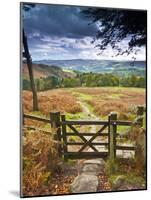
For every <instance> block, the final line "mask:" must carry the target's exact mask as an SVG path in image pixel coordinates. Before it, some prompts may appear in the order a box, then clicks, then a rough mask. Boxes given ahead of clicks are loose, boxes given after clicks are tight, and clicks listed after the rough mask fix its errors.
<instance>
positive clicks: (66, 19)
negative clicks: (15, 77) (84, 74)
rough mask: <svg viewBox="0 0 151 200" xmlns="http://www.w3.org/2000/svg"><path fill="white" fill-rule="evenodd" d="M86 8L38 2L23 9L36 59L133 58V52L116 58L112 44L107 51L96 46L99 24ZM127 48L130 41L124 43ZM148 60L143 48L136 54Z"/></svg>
mask: <svg viewBox="0 0 151 200" xmlns="http://www.w3.org/2000/svg"><path fill="white" fill-rule="evenodd" d="M81 9H82V7H81V8H80V7H73V6H55V5H43V4H36V6H35V7H34V8H32V9H30V10H29V11H28V12H23V16H24V17H23V26H24V29H25V32H26V35H27V38H28V45H29V50H30V53H31V56H32V59H33V60H43V59H53V60H64V59H116V60H131V58H132V56H133V55H129V56H127V55H125V56H118V57H115V56H114V55H115V52H113V50H112V49H111V47H110V46H109V47H108V48H107V50H106V51H104V52H103V54H101V55H98V54H99V52H100V51H99V49H97V48H95V45H97V43H98V41H96V42H95V43H93V44H92V43H91V41H92V40H93V37H94V36H95V34H96V32H97V30H98V25H97V24H94V23H93V24H89V23H90V21H89V19H88V18H86V17H85V16H84V15H83V14H82V13H81ZM120 45H121V46H122V48H123V49H125V48H126V47H127V40H124V41H122V42H121V44H120ZM135 57H136V59H137V60H145V49H144V48H143V47H142V48H140V51H139V52H138V54H137V56H135Z"/></svg>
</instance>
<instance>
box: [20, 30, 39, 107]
mask: <svg viewBox="0 0 151 200" xmlns="http://www.w3.org/2000/svg"><path fill="white" fill-rule="evenodd" d="M23 46H24V56H25V58H26V60H27V67H28V71H29V78H30V85H31V90H32V93H33V110H34V111H38V110H39V109H38V98H37V91H36V87H35V83H34V77H33V69H32V59H31V56H30V53H29V50H28V43H27V38H26V35H25V32H24V30H23Z"/></svg>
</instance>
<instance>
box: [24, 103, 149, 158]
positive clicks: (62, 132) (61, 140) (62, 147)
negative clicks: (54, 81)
mask: <svg viewBox="0 0 151 200" xmlns="http://www.w3.org/2000/svg"><path fill="white" fill-rule="evenodd" d="M145 111H146V108H144V106H138V107H137V115H136V119H135V120H134V121H123V120H117V113H116V112H111V113H110V114H109V115H108V120H66V116H65V115H62V114H60V112H51V113H50V119H48V118H42V117H38V116H34V115H29V114H23V124H24V128H29V129H35V130H39V131H43V132H46V133H48V134H49V133H52V135H53V137H54V140H56V141H58V153H59V155H60V157H61V156H63V158H64V160H68V159H81V158H83V159H86V158H106V157H109V158H111V159H113V160H114V159H116V151H117V150H130V151H135V153H136V148H137V147H136V146H135V145H133V146H126V145H117V144H116V140H117V137H118V136H119V135H120V133H118V132H117V127H118V126H130V127H131V126H136V127H137V128H140V127H142V126H143V114H144V112H145ZM25 119H31V120H36V121H40V122H44V123H50V125H51V132H49V131H47V130H45V129H39V128H36V127H30V126H26V125H25ZM83 125H99V126H101V128H100V129H99V130H98V131H97V132H96V133H86V132H83V133H80V132H79V131H78V130H77V128H76V126H83ZM106 129H107V130H106ZM69 130H70V131H69ZM104 131H105V132H104ZM69 136H77V137H79V138H80V139H81V142H78V141H74V142H69V141H68V137H69ZM100 136H106V137H107V142H101V141H97V142H95V141H94V140H95V139H96V138H97V137H100ZM87 137H91V138H89V139H87ZM71 145H80V146H81V148H80V150H78V151H74V152H70V151H68V147H69V146H71ZM96 146H105V147H106V149H107V151H106V152H103V151H101V150H97V148H96ZM88 147H89V148H90V149H91V150H93V151H92V152H87V151H84V150H85V149H87V148H88Z"/></svg>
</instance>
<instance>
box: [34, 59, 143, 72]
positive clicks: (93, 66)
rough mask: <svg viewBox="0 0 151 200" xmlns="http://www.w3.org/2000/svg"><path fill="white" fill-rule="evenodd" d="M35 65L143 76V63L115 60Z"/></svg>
mask: <svg viewBox="0 0 151 200" xmlns="http://www.w3.org/2000/svg"><path fill="white" fill-rule="evenodd" d="M34 63H37V64H46V65H56V66H59V67H60V68H62V69H64V70H76V71H80V72H95V73H113V74H118V75H130V74H136V75H141V76H145V71H146V62H145V61H115V60H83V59H75V60H40V61H34Z"/></svg>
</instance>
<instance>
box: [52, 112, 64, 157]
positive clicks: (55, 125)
mask: <svg viewBox="0 0 151 200" xmlns="http://www.w3.org/2000/svg"><path fill="white" fill-rule="evenodd" d="M50 122H51V129H52V133H53V134H54V135H53V138H54V140H56V141H57V142H59V144H57V147H58V155H59V157H61V155H62V147H61V128H60V112H51V113H50Z"/></svg>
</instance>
